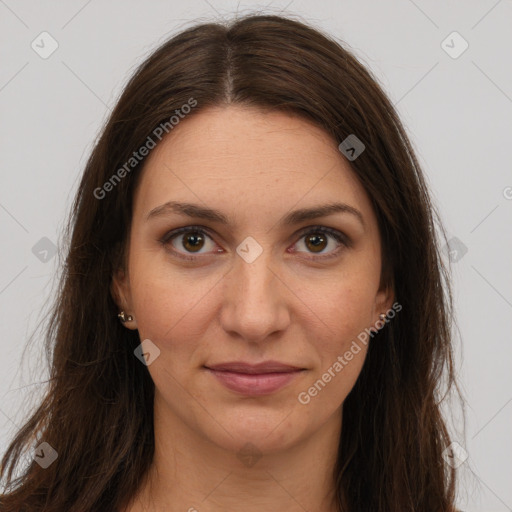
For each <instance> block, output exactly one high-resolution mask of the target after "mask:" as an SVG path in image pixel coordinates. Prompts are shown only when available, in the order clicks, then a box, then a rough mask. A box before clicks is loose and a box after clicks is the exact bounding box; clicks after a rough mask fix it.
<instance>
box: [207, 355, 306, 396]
mask: <svg viewBox="0 0 512 512" xmlns="http://www.w3.org/2000/svg"><path fill="white" fill-rule="evenodd" d="M204 368H205V369H206V370H207V371H208V372H209V373H210V374H211V375H212V376H213V377H215V379H216V380H217V381H218V382H219V383H220V384H222V385H223V386H224V387H226V388H228V389H229V390H231V391H234V392H236V393H239V394H242V395H246V396H262V395H268V394H271V393H274V392H276V391H278V390H280V389H282V388H283V387H285V386H286V385H287V384H288V383H290V382H291V381H292V380H294V379H295V378H297V376H299V375H300V374H301V373H303V372H304V371H306V369H305V368H300V367H297V366H292V365H287V364H283V363H279V362H276V361H267V362H264V363H259V364H250V363H245V362H232V363H221V364H217V365H212V366H205V367H204Z"/></svg>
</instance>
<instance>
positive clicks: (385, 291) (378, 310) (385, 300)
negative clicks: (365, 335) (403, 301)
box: [373, 285, 395, 322]
mask: <svg viewBox="0 0 512 512" xmlns="http://www.w3.org/2000/svg"><path fill="white" fill-rule="evenodd" d="M394 300H395V290H394V289H393V286H392V285H388V286H381V288H380V289H379V291H378V292H377V295H376V296H375V309H374V316H375V317H374V319H373V320H374V322H376V321H377V320H379V315H380V314H382V313H384V314H386V313H387V312H388V311H389V310H390V309H392V306H393V302H394Z"/></svg>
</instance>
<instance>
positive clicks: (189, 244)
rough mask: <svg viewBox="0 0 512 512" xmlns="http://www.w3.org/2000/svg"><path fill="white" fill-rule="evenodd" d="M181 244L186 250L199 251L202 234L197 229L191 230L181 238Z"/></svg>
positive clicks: (201, 244) (202, 241)
mask: <svg viewBox="0 0 512 512" xmlns="http://www.w3.org/2000/svg"><path fill="white" fill-rule="evenodd" d="M182 245H183V247H184V248H185V249H186V250H187V251H190V252H196V251H199V250H201V248H202V247H203V245H204V236H203V235H202V234H201V233H199V232H198V231H192V232H190V234H186V235H185V236H184V237H183V238H182Z"/></svg>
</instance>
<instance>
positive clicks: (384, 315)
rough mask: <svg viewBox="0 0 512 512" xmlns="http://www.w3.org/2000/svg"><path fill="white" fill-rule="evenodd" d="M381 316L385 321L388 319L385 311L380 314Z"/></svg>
mask: <svg viewBox="0 0 512 512" xmlns="http://www.w3.org/2000/svg"><path fill="white" fill-rule="evenodd" d="M379 318H380V319H381V320H382V321H383V322H384V320H386V314H385V313H381V314H380V315H379Z"/></svg>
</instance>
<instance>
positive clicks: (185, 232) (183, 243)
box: [160, 226, 222, 260]
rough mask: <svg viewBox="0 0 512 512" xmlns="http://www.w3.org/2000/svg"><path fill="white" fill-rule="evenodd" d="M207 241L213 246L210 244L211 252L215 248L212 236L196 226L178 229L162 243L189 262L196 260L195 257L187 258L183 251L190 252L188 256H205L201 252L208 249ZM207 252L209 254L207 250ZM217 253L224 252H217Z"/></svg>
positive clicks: (167, 235) (168, 234)
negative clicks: (204, 248) (169, 246)
mask: <svg viewBox="0 0 512 512" xmlns="http://www.w3.org/2000/svg"><path fill="white" fill-rule="evenodd" d="M207 240H210V241H211V242H212V244H210V250H211V249H212V247H214V246H215V242H213V239H212V237H211V236H209V235H208V234H207V233H206V231H205V230H204V229H203V228H200V227H195V226H187V227H184V228H180V229H176V230H174V231H171V232H170V233H167V234H166V235H165V236H164V238H163V239H162V240H160V242H161V243H162V244H163V245H169V244H170V245H171V246H172V249H171V250H172V252H173V253H174V254H176V255H177V256H178V257H180V258H184V259H187V260H195V259H196V257H195V256H187V254H183V252H181V251H182V249H185V251H187V252H188V254H204V253H203V252H200V251H201V249H203V247H205V245H206V248H207V249H208V244H207V243H206V242H207ZM205 252H209V251H208V250H206V251H205ZM216 252H222V250H220V251H216Z"/></svg>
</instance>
